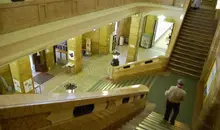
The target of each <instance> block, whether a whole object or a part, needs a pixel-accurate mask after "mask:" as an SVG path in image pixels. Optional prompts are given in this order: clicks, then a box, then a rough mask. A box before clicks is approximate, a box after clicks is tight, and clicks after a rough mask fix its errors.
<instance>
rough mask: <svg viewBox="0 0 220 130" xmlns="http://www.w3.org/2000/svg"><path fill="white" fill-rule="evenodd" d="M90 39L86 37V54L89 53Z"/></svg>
mask: <svg viewBox="0 0 220 130" xmlns="http://www.w3.org/2000/svg"><path fill="white" fill-rule="evenodd" d="M91 51H92V41H91V39H90V38H86V55H91Z"/></svg>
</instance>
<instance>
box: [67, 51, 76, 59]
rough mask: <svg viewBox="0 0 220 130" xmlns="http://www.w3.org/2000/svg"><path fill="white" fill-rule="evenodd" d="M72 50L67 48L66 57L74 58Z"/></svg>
mask: <svg viewBox="0 0 220 130" xmlns="http://www.w3.org/2000/svg"><path fill="white" fill-rule="evenodd" d="M74 57H75V56H74V51H72V50H68V58H69V59H70V60H74Z"/></svg>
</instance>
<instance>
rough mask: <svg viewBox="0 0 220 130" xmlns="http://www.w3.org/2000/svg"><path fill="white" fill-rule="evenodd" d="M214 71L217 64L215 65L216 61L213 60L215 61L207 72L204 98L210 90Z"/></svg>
mask: <svg viewBox="0 0 220 130" xmlns="http://www.w3.org/2000/svg"><path fill="white" fill-rule="evenodd" d="M216 71H217V66H216V61H215V63H214V64H213V67H212V70H211V73H210V74H209V78H208V80H207V82H206V86H205V92H204V98H206V97H207V96H208V94H209V92H210V88H211V86H212V82H213V80H214V78H215V75H216Z"/></svg>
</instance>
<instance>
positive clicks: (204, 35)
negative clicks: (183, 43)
mask: <svg viewBox="0 0 220 130" xmlns="http://www.w3.org/2000/svg"><path fill="white" fill-rule="evenodd" d="M181 33H187V34H190V35H197V36H198V35H200V36H201V37H205V38H206V37H207V38H210V39H211V40H212V39H213V34H203V33H199V32H194V31H190V30H186V29H182V30H181V31H180V34H181Z"/></svg>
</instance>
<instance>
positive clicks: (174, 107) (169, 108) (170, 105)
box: [164, 100, 180, 125]
mask: <svg viewBox="0 0 220 130" xmlns="http://www.w3.org/2000/svg"><path fill="white" fill-rule="evenodd" d="M179 107H180V103H173V102H170V101H168V100H167V105H166V112H165V115H164V120H166V121H168V120H169V117H170V113H171V111H172V110H173V116H172V118H171V120H170V123H171V124H172V125H174V122H175V120H176V117H177V115H178V113H179Z"/></svg>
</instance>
